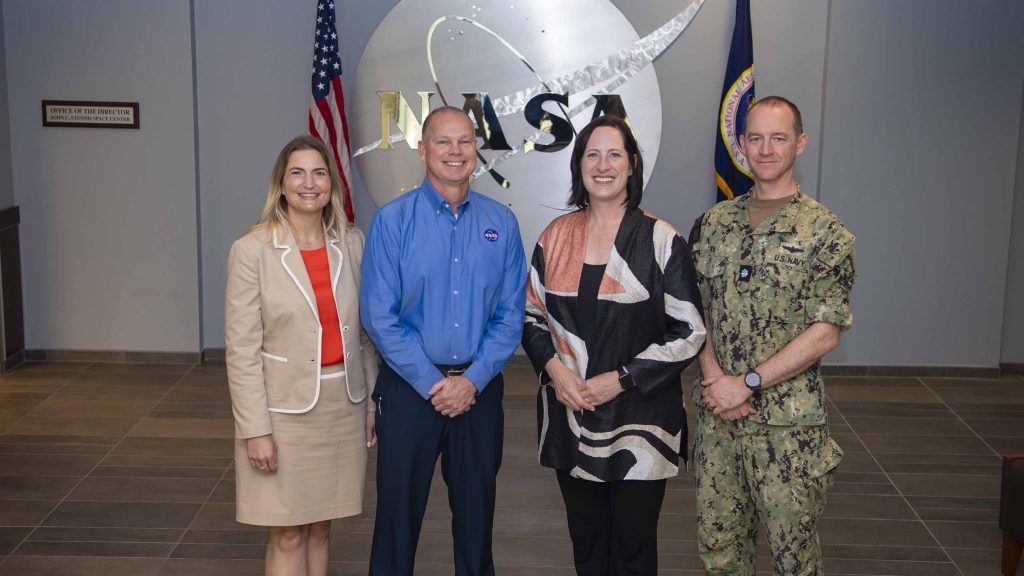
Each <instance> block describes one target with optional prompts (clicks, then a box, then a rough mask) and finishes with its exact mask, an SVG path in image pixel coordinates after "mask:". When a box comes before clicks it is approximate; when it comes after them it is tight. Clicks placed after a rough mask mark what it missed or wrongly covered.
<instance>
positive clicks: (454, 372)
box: [445, 368, 466, 378]
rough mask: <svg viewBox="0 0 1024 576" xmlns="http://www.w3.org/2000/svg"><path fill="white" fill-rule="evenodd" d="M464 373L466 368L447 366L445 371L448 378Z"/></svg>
mask: <svg viewBox="0 0 1024 576" xmlns="http://www.w3.org/2000/svg"><path fill="white" fill-rule="evenodd" d="M465 373H466V369H465V368H449V369H448V370H446V372H445V374H446V375H447V376H448V377H449V378H451V377H452V376H462V375H463V374H465Z"/></svg>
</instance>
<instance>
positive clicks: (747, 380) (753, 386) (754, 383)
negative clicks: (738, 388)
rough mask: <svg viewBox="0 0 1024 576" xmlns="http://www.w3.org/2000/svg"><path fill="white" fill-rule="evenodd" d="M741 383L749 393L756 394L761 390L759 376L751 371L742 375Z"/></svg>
mask: <svg viewBox="0 0 1024 576" xmlns="http://www.w3.org/2000/svg"><path fill="white" fill-rule="evenodd" d="M743 383H744V384H746V385H747V388H749V389H750V391H751V392H758V391H760V390H761V375H760V374H758V373H757V372H755V371H753V370H751V371H749V372H747V373H746V374H744V375H743Z"/></svg>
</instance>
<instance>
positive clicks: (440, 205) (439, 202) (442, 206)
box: [420, 178, 476, 216]
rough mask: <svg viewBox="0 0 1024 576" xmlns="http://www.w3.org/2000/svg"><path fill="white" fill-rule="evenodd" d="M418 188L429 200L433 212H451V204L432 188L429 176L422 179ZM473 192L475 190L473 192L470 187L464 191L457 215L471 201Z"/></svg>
mask: <svg viewBox="0 0 1024 576" xmlns="http://www.w3.org/2000/svg"><path fill="white" fill-rule="evenodd" d="M420 190H421V191H422V192H421V194H422V195H423V197H424V198H426V199H427V201H428V202H430V206H431V207H432V208H433V209H434V212H436V213H438V214H440V213H441V212H448V213H449V214H451V212H452V207H451V204H449V203H448V201H447V200H445V199H444V196H441V194H440V193H439V192H438V191H437V190H436V189H435V188H434V185H433V184H431V183H430V179H429V178H424V179H423V184H421V185H420ZM475 194H476V192H474V191H473V189H472V188H470V189H469V190H467V191H466V199H465V200H463V201H462V204H459V216H461V215H462V213H463V212H465V210H466V208H468V207H469V205H470V204H471V203H472V200H473V195H475Z"/></svg>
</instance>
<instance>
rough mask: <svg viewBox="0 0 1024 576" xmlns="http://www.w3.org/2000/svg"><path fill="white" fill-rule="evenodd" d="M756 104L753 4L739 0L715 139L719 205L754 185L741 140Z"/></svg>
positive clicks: (748, 0)
mask: <svg viewBox="0 0 1024 576" xmlns="http://www.w3.org/2000/svg"><path fill="white" fill-rule="evenodd" d="M753 103H754V45H753V41H752V40H751V33H750V0H736V24H735V25H734V26H733V29H732V45H731V46H730V48H729V64H728V65H727V66H726V67H725V81H724V82H723V83H722V100H721V102H720V103H719V108H718V136H717V138H715V187H716V188H717V189H718V200H717V201H718V202H721V201H722V200H731V199H733V198H734V197H736V196H739V195H741V194H746V193H747V191H748V190H750V187H751V186H753V185H754V181H753V180H751V178H750V167H749V166H748V165H747V158H746V157H745V156H744V155H743V152H741V151H740V143H739V137H740V134H741V133H742V132H743V123H744V122H745V121H746V118H747V110H748V109H749V108H750V105H751V104H753Z"/></svg>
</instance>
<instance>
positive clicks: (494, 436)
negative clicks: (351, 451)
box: [370, 362, 504, 576]
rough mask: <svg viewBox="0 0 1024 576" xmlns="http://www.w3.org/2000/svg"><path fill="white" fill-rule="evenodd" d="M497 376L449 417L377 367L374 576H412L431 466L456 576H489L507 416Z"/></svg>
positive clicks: (398, 378)
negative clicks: (446, 516)
mask: <svg viewBox="0 0 1024 576" xmlns="http://www.w3.org/2000/svg"><path fill="white" fill-rule="evenodd" d="M503 395H504V380H503V379H502V377H501V374H498V375H497V376H495V378H494V380H491V381H490V383H488V385H487V387H486V388H484V391H483V392H481V393H480V395H479V396H477V398H476V404H474V405H473V407H472V408H470V410H469V412H466V413H465V414H462V415H461V416H457V417H455V418H449V417H447V416H442V415H441V414H439V413H438V412H437V411H435V410H434V407H433V405H431V403H430V402H429V401H427V400H424V399H423V398H422V397H420V395H419V394H418V393H417V392H416V390H415V389H413V387H412V386H410V385H409V384H408V383H407V382H406V381H405V380H402V378H401V376H399V375H398V374H396V373H395V371H394V370H392V369H391V367H390V366H388V364H387V362H382V363H381V366H380V375H379V376H378V377H377V386H376V388H375V389H374V392H373V397H374V400H376V401H377V440H378V446H377V517H376V523H375V526H374V529H373V545H372V547H371V551H370V574H371V576H412V574H413V569H414V566H415V562H416V545H417V544H418V542H419V537H420V527H421V526H422V524H423V515H424V512H425V511H426V508H427V497H428V496H429V494H430V481H431V479H432V478H433V477H434V466H435V465H436V464H437V459H438V456H440V458H441V472H442V474H443V476H444V481H445V483H446V484H448V503H449V505H450V506H451V509H452V539H453V541H454V547H455V575H456V576H493V575H494V560H493V558H492V556H491V541H492V538H491V528H492V525H493V524H494V499H495V481H496V477H497V475H498V468H500V467H501V451H502V440H503V430H504V428H503V423H504V413H503V412H502V408H501V399H502V396H503Z"/></svg>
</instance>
